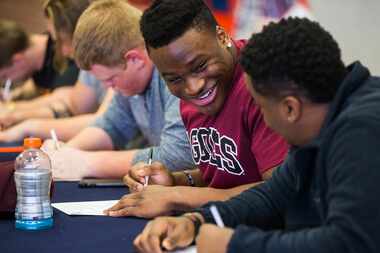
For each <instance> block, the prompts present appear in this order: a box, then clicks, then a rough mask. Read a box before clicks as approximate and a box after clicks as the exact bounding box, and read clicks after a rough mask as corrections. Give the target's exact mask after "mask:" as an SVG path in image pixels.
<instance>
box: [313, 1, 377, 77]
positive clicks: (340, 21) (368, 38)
mask: <svg viewBox="0 0 380 253" xmlns="http://www.w3.org/2000/svg"><path fill="white" fill-rule="evenodd" d="M310 3H311V7H312V11H313V13H314V15H315V17H316V19H317V20H318V21H319V22H320V23H321V25H322V26H323V27H325V28H326V29H327V30H328V31H329V32H331V33H332V35H333V36H334V38H335V39H336V40H337V41H338V43H339V45H340V48H341V50H342V56H343V59H344V61H345V63H347V64H348V63H351V62H352V61H355V60H360V61H361V62H362V63H363V64H364V65H366V66H367V67H369V69H370V71H371V72H372V74H376V75H380V0H310Z"/></svg>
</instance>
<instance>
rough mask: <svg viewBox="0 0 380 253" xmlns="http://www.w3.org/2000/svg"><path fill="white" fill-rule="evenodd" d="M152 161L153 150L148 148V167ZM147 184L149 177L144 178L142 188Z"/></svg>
mask: <svg viewBox="0 0 380 253" xmlns="http://www.w3.org/2000/svg"><path fill="white" fill-rule="evenodd" d="M152 159H153V148H150V151H149V160H148V165H151V164H152ZM148 182H149V176H145V182H144V187H146V186H148Z"/></svg>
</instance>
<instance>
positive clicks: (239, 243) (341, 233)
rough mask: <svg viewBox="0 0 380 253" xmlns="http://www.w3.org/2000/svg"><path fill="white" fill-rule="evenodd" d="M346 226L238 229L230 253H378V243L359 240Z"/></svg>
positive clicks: (230, 243)
mask: <svg viewBox="0 0 380 253" xmlns="http://www.w3.org/2000/svg"><path fill="white" fill-rule="evenodd" d="M346 225H347V226H339V224H331V223H330V224H328V225H325V226H320V227H317V228H310V229H303V230H298V231H263V230H260V229H258V228H255V227H247V226H239V227H237V229H236V230H235V232H234V234H233V236H232V238H231V240H230V242H229V244H228V251H227V252H241V253H245V252H247V253H250V252H262V253H271V252H282V253H291V252H308V253H319V252H326V253H335V252H347V253H356V252H368V253H369V252H370V253H375V252H378V248H376V245H378V243H377V242H376V241H371V240H370V239H369V238H368V237H367V238H365V239H364V238H362V237H360V236H358V234H356V233H355V232H354V231H353V230H354V229H353V228H352V227H351V226H350V225H349V224H346Z"/></svg>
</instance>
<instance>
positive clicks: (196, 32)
mask: <svg viewBox="0 0 380 253" xmlns="http://www.w3.org/2000/svg"><path fill="white" fill-rule="evenodd" d="M141 31H142V34H143V36H144V39H145V43H146V47H147V50H148V53H149V56H150V58H151V59H152V61H153V62H154V63H155V64H156V66H157V68H158V70H159V71H160V73H161V75H162V77H163V78H164V79H165V81H166V84H167V86H168V88H169V90H170V91H171V93H172V94H173V95H175V96H176V97H178V98H180V100H181V102H180V111H181V116H182V119H183V122H184V125H185V127H186V130H187V134H188V137H189V140H190V145H191V150H192V153H193V159H194V161H195V163H196V165H197V168H196V169H193V170H185V171H181V172H170V171H169V170H168V169H167V168H166V167H165V166H164V165H163V164H160V163H159V162H157V163H153V164H152V165H147V164H144V163H141V164H138V165H136V166H135V167H134V168H132V169H131V170H130V171H129V173H128V174H127V175H126V176H125V178H124V180H125V182H126V183H127V184H128V186H129V188H130V189H131V190H132V191H134V192H135V193H133V194H129V195H126V196H124V197H123V198H122V199H121V200H120V201H119V202H118V203H117V204H116V205H115V206H114V207H112V208H111V209H109V210H108V211H107V214H109V215H112V216H129V215H134V216H141V217H154V216H157V215H162V214H168V213H172V212H173V211H178V210H187V209H191V208H194V207H199V206H201V205H202V204H205V203H207V202H208V201H211V200H227V199H229V198H230V197H232V196H235V195H237V194H239V193H240V192H242V191H244V190H246V189H248V188H250V187H251V186H253V185H256V184H258V183H259V182H262V181H263V180H267V179H269V178H270V177H271V174H272V172H273V171H274V170H275V168H276V167H277V166H278V165H280V164H281V163H282V161H283V159H284V157H285V156H286V154H287V148H288V147H287V144H286V142H285V141H284V139H282V138H281V137H280V136H279V135H277V134H275V133H274V132H273V131H272V130H270V129H269V128H268V127H267V126H266V124H265V123H264V118H263V115H262V114H261V113H260V109H259V107H258V106H257V105H256V103H255V101H254V100H253V99H252V97H251V96H250V94H249V92H248V91H247V89H246V87H245V80H244V78H243V71H242V68H241V66H240V64H239V63H238V59H239V57H240V51H241V50H242V48H243V47H244V45H245V43H246V42H245V41H234V40H233V39H231V37H230V36H229V35H228V34H227V33H226V32H225V30H224V29H223V28H222V27H220V26H218V24H217V22H216V20H215V18H214V16H213V15H212V13H211V11H210V10H209V8H208V7H207V5H206V4H205V3H204V2H203V1H202V0H188V1H180V0H156V1H155V2H154V3H153V4H152V6H151V7H149V8H148V9H147V10H146V11H145V12H144V15H143V17H142V19H141ZM145 176H149V177H150V178H149V185H148V186H144V183H145Z"/></svg>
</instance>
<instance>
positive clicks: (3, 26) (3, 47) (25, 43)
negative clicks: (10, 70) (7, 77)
mask: <svg viewBox="0 0 380 253" xmlns="http://www.w3.org/2000/svg"><path fill="white" fill-rule="evenodd" d="M28 47H29V37H28V34H27V33H26V32H25V30H24V29H23V28H22V27H21V26H20V25H19V24H18V23H16V22H14V21H11V20H5V19H2V20H0V68H3V67H6V66H9V65H10V64H11V63H12V57H13V55H14V54H16V53H19V52H22V51H24V50H25V49H27V48H28Z"/></svg>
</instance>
